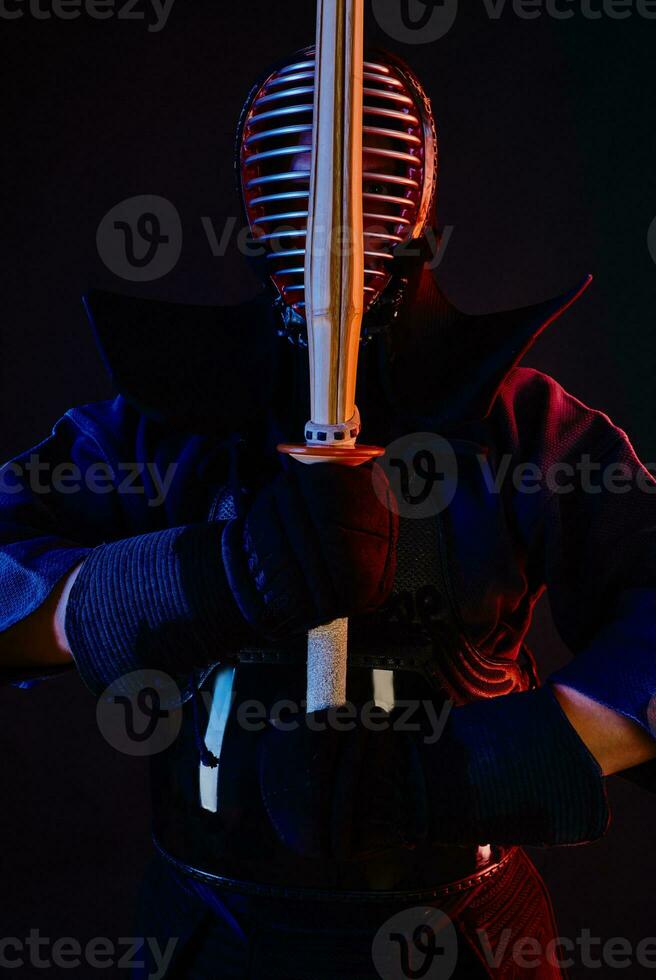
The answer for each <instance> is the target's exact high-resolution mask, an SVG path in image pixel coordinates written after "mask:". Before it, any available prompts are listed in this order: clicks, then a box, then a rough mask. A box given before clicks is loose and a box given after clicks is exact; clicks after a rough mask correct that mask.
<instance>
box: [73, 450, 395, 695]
mask: <svg viewBox="0 0 656 980" xmlns="http://www.w3.org/2000/svg"><path fill="white" fill-rule="evenodd" d="M374 479H375V480H377V481H378V491H379V493H380V495H381V497H382V499H383V500H386V501H387V500H388V497H387V495H390V496H389V501H388V502H387V503H386V504H383V503H381V499H379V496H378V494H377V493H376V491H375V489H374V484H373V481H374ZM396 529H397V518H396V516H395V509H394V507H393V501H392V500H391V492H390V491H389V487H388V485H387V482H386V478H385V476H384V474H383V472H382V470H381V469H380V468H379V467H376V468H375V470H374V469H373V468H372V467H371V466H370V465H366V466H362V467H357V468H350V467H343V466H331V465H316V466H305V465H301V464H300V463H293V464H291V465H290V467H289V470H288V471H287V472H284V473H282V474H280V475H279V476H278V477H277V478H275V479H274V480H273V481H272V482H271V483H270V484H269V485H267V486H266V487H264V489H262V490H261V491H260V493H259V494H258V495H257V496H256V497H255V499H254V501H253V503H252V506H251V507H250V509H249V511H248V513H247V514H246V516H245V518H243V519H240V520H234V521H229V522H227V523H225V522H216V523H207V524H197V525H191V526H188V527H181V528H173V529H169V530H165V531H157V532H154V533H152V534H143V535H139V536H137V537H133V538H128V539H125V540H121V541H116V542H113V543H110V544H104V545H101V546H100V547H98V548H95V549H94V550H93V551H92V552H91V553H90V554H89V556H88V557H87V558H86V559H85V561H84V563H83V564H82V567H81V569H80V572H79V574H78V576H77V579H76V581H75V583H74V585H73V588H72V590H71V594H70V596H69V600H68V606H67V611H66V624H65V629H66V636H67V638H68V642H69V645H70V648H71V652H72V654H73V659H74V660H75V662H76V664H77V667H78V669H79V671H80V674H81V676H82V679H83V680H84V681H85V683H86V684H87V686H88V687H90V688H91V690H92V691H94V692H95V693H100V692H101V691H102V690H104V688H105V687H107V686H108V685H109V684H111V683H112V682H113V681H115V680H116V679H117V678H119V677H122V676H124V675H126V674H128V673H131V672H133V671H135V670H143V669H156V670H161V671H165V672H167V673H169V674H172V675H176V676H177V675H185V674H187V673H188V672H189V671H190V670H192V669H193V668H195V667H199V666H203V665H207V664H212V663H217V662H219V661H221V660H225V659H229V658H230V657H231V656H234V655H235V654H236V653H237V652H238V651H239V649H240V647H242V646H243V645H245V644H246V643H249V642H250V643H252V642H256V641H257V638H258V635H259V634H265V635H267V636H275V637H279V638H285V637H286V636H288V635H291V634H292V633H295V632H302V631H303V630H307V629H309V628H310V627H312V626H316V625H317V624H319V623H323V622H327V621H329V620H331V619H333V618H335V617H336V616H341V615H350V614H351V613H356V612H362V611H365V610H367V609H370V608H374V607H375V606H377V605H378V604H379V603H382V602H384V600H385V599H386V598H387V595H388V593H389V590H390V589H391V585H392V578H393V574H394V564H395V541H396Z"/></svg>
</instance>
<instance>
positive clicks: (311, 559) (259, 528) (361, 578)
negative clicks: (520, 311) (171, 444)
mask: <svg viewBox="0 0 656 980" xmlns="http://www.w3.org/2000/svg"><path fill="white" fill-rule="evenodd" d="M374 484H377V491H378V492H376V489H374ZM381 500H385V501H386V503H382V502H381ZM397 530H398V518H397V510H396V506H395V501H394V500H393V497H392V492H391V489H390V487H389V484H388V482H387V478H386V476H385V474H384V473H383V471H382V469H381V468H380V467H379V466H377V465H375V464H374V465H371V464H364V465H362V466H357V467H348V466H339V465H335V464H319V465H313V466H308V465H305V464H302V463H298V462H291V463H290V466H289V469H288V470H287V471H286V472H284V473H281V474H280V475H279V476H278V477H276V478H275V479H274V480H273V482H272V483H270V484H269V485H268V486H266V487H265V488H264V489H263V490H261V491H260V493H259V494H258V495H257V497H256V498H255V500H254V501H253V503H252V505H251V507H250V509H249V511H248V513H247V514H246V516H245V518H243V519H242V520H239V521H231V522H230V524H229V525H228V526H227V528H226V530H225V533H224V535H223V560H224V565H225V570H226V575H227V578H228V582H229V584H230V588H231V590H232V594H233V596H234V598H235V601H236V603H237V605H238V606H239V609H240V610H241V613H242V615H243V616H244V618H245V619H246V621H247V622H248V623H250V625H251V626H252V627H253V628H254V629H255V630H257V632H259V633H262V634H264V635H266V636H269V637H271V638H275V639H280V638H284V637H287V636H290V635H292V634H296V633H302V632H305V631H307V630H308V629H311V628H312V627H314V626H317V625H319V624H320V623H327V622H330V621H331V620H333V619H336V618H337V617H340V616H352V615H356V614H358V613H364V612H367V611H369V610H372V609H375V608H376V607H377V606H379V605H382V603H383V602H384V601H385V600H386V598H387V597H388V595H389V593H390V591H391V588H392V582H393V578H394V569H395V559H396V553H395V546H396V538H397Z"/></svg>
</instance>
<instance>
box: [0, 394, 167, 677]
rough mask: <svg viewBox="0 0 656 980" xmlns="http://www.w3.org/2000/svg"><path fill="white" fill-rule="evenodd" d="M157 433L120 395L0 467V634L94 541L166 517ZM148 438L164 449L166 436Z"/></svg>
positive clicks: (62, 424)
mask: <svg viewBox="0 0 656 980" xmlns="http://www.w3.org/2000/svg"><path fill="white" fill-rule="evenodd" d="M151 428H152V427H151ZM149 431H150V430H149V427H148V423H147V421H146V420H145V419H144V418H143V416H141V414H140V413H139V412H137V411H136V410H135V409H133V408H131V407H130V406H129V405H128V404H127V403H126V402H125V401H124V400H123V399H122V398H120V397H119V398H117V399H115V400H114V401H108V402H100V403H97V404H93V405H88V406H84V407H83V408H76V409H72V410H71V411H69V412H67V414H66V415H65V416H64V417H63V418H62V419H60V421H59V422H57V424H56V425H55V427H54V429H53V431H52V433H51V435H50V436H49V438H47V439H45V440H44V441H43V442H41V443H40V444H39V445H37V446H35V447H34V448H33V449H30V450H28V451H27V452H25V453H23V454H21V455H20V456H17V457H16V458H15V459H13V460H11V461H10V462H8V463H6V464H5V465H4V466H3V467H2V468H1V469H0V632H4V631H6V630H8V629H10V628H11V627H12V626H13V625H15V624H16V623H18V622H19V621H21V620H23V619H25V618H26V617H27V616H29V615H30V613H32V612H34V611H35V610H36V609H38V608H39V606H41V605H42V604H43V602H44V601H45V600H46V598H47V597H48V595H49V594H50V593H51V591H52V590H53V589H54V587H55V586H56V585H57V584H58V583H59V582H60V580H61V579H62V578H64V577H65V576H66V575H67V574H68V573H69V572H70V571H72V569H73V568H75V566H76V565H78V564H79V563H80V562H81V561H83V560H84V558H85V556H86V555H87V554H88V552H89V551H90V549H92V548H94V547H96V546H97V545H99V544H101V543H103V542H107V541H111V540H117V539H119V538H121V537H126V536H129V535H131V534H136V533H139V532H145V531H149V530H155V529H158V528H159V527H161V526H164V525H165V524H166V523H167V521H168V519H169V515H167V514H166V507H165V506H164V505H163V504H162V503H161V502H160V501H158V490H157V488H156V487H154V486H152V485H150V482H149V481H150V472H151V471H150V470H149V467H148V466H146V460H147V459H148V456H149V453H150V451H151V446H150V445H149V440H148V433H149ZM150 442H151V443H152V444H153V445H157V446H158V447H159V449H158V451H159V452H161V446H160V443H161V440H159V441H158V440H154V439H151V440H150ZM171 448H172V449H173V451H174V452H177V451H179V447H177V446H176V447H171ZM155 455H156V453H155V450H154V449H153V458H154V457H155ZM183 456H184V454H183ZM157 462H158V463H159V465H160V467H161V468H162V470H163V471H166V465H165V463H164V461H163V459H159V460H158V461H157ZM151 469H154V464H151ZM154 504H155V505H154ZM64 669H66V668H64ZM61 670H62V668H53V669H52V670H50V669H47V668H46V669H43V668H35V669H34V670H30V669H24V668H22V667H19V668H17V669H16V670H15V671H14V670H13V669H11V668H9V669H5V670H3V671H0V680H4V681H5V682H10V683H17V684H18V686H28V685H29V682H30V680H31V679H32V678H37V677H42V676H50V675H51V674H56V673H60V672H61Z"/></svg>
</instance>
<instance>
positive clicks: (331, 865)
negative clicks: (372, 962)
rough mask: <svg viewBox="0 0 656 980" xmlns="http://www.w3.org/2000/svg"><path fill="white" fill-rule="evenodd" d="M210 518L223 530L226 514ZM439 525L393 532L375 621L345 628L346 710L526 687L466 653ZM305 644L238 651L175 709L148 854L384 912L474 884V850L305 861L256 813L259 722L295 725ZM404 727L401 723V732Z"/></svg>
mask: <svg viewBox="0 0 656 980" xmlns="http://www.w3.org/2000/svg"><path fill="white" fill-rule="evenodd" d="M216 516H219V517H229V516H231V515H230V514H229V513H218V514H217V515H216ZM446 538H447V530H446V529H445V527H444V526H443V523H442V518H441V516H440V517H431V518H426V519H414V520H413V519H409V518H402V519H401V521H400V528H399V543H398V551H397V571H396V578H395V584H394V589H393V592H392V595H391V597H390V599H389V601H388V602H387V604H386V605H385V607H384V608H382V609H381V610H379V611H377V612H376V613H375V614H373V615H369V616H366V617H363V618H362V619H360V620H353V621H351V622H350V623H349V653H348V665H349V668H348V679H347V698H348V700H349V701H350V702H352V703H354V704H356V705H364V704H367V703H370V702H372V701H373V702H375V703H376V704H377V705H378V706H380V707H384V708H386V709H388V710H389V709H391V708H393V707H397V708H399V707H401V708H404V709H406V710H407V711H408V712H411V711H412V706H413V705H417V703H422V702H424V703H425V702H427V701H430V702H431V703H432V705H433V706H434V709H435V712H434V717H435V718H439V716H440V714H441V711H442V710H443V709H444V705H445V702H446V701H448V700H451V701H454V702H455V703H459V704H461V703H464V702H466V701H468V700H473V699H475V698H478V697H492V696H496V695H498V694H505V693H509V692H510V691H512V690H521V689H525V688H527V687H529V686H530V676H529V674H528V673H527V671H526V670H524V669H523V668H522V667H521V666H520V665H518V664H517V663H514V662H508V663H500V662H490V661H489V660H486V658H485V657H484V656H483V655H482V654H481V653H480V652H479V651H478V650H477V649H476V648H475V647H474V646H473V645H472V644H471V643H470V642H469V641H468V640H467V637H466V634H465V631H464V628H463V624H462V623H461V622H460V618H459V613H458V608H457V605H456V602H455V597H454V596H453V592H452V588H451V585H450V582H449V577H448V561H447V554H446V549H447V546H448V545H447V540H446ZM305 647H306V644H305V638H300V639H299V641H298V642H297V643H285V644H277V645H271V646H266V647H265V646H262V647H257V648H247V649H244V650H242V651H241V653H240V657H239V662H238V663H237V664H236V665H230V666H223V667H217V668H216V669H215V670H214V671H213V672H212V673H211V674H210V675H209V676H207V677H206V678H205V680H204V682H203V684H202V685H201V687H200V689H199V690H198V691H197V693H196V695H195V696H194V697H193V698H191V699H190V700H189V701H188V702H187V703H186V704H185V705H184V706H183V709H182V710H183V724H182V729H181V732H180V735H179V736H178V738H177V739H176V741H175V742H174V744H173V745H172V746H171V747H170V748H169V749H167V750H166V751H165V752H163V753H161V754H160V755H158V756H155V757H154V759H153V763H152V764H153V780H152V785H153V795H154V829H155V842H156V844H157V846H158V847H159V849H160V850H161V851H162V853H163V854H164V856H165V857H168V858H169V859H170V860H172V861H173V862H174V863H175V864H176V865H177V866H178V867H179V868H180V869H182V870H184V871H185V872H187V873H190V874H192V875H194V876H195V877H197V878H200V879H202V880H204V881H207V882H210V883H212V884H215V885H219V886H222V887H225V888H233V889H237V890H240V891H244V892H254V893H257V894H273V895H276V894H280V895H283V894H284V895H288V894H295V893H296V892H298V893H299V894H301V895H303V896H311V895H325V894H326V892H339V893H340V894H344V895H346V894H347V893H348V894H349V895H352V896H353V895H360V894H362V895H366V896H367V898H368V899H374V900H375V899H376V897H379V898H381V899H388V898H389V897H390V894H392V893H393V894H395V895H397V896H400V897H403V898H410V896H417V895H429V894H430V893H431V890H432V889H434V888H435V887H436V886H443V885H444V884H445V883H446V882H452V881H458V880H462V879H464V878H466V877H467V876H468V875H471V874H473V873H474V872H475V871H476V869H477V867H478V866H479V865H480V862H481V853H483V852H484V848H477V847H470V846H467V847H454V846H448V847H447V846H435V845H426V846H422V847H418V848H412V849H410V848H402V847H399V848H395V849H390V850H389V851H388V852H385V853H384V854H379V855H376V856H375V857H373V858H367V859H365V860H358V861H348V862H332V861H331V862H328V861H323V860H319V859H306V858H301V857H299V856H298V855H296V854H294V853H293V852H291V851H289V850H288V849H287V848H286V847H284V846H283V845H282V844H281V842H280V841H279V840H278V838H277V836H276V835H275V832H274V830H273V828H272V827H271V824H270V822H269V819H268V816H267V814H266V812H265V811H264V807H263V805H262V802H261V798H260V792H259V787H258V780H257V771H258V747H259V742H260V738H261V736H262V733H263V731H264V730H265V727H266V724H267V720H266V719H270V718H277V719H280V720H282V721H283V722H284V721H292V720H293V718H294V715H295V714H298V713H299V712H303V710H304V698H305V688H306V649H305ZM410 720H411V719H410Z"/></svg>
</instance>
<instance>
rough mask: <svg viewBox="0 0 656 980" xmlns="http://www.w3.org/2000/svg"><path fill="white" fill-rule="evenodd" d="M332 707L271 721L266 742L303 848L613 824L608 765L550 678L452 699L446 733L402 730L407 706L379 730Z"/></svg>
mask: <svg viewBox="0 0 656 980" xmlns="http://www.w3.org/2000/svg"><path fill="white" fill-rule="evenodd" d="M329 715H330V713H329V712H319V713H316V714H314V715H310V716H308V722H309V726H310V727H308V724H307V723H301V724H300V725H299V727H298V728H296V729H295V730H293V731H279V730H277V729H274V728H270V729H269V730H268V731H267V732H266V733H265V734H264V736H263V739H262V743H261V747H260V760H259V779H260V788H261V793H262V798H263V801H264V804H265V807H266V809H267V812H268V814H269V817H270V819H271V822H272V824H273V826H274V828H275V830H276V832H277V834H278V836H279V838H280V839H281V840H282V841H283V843H284V844H286V845H287V846H288V847H290V848H291V849H292V850H295V851H297V852H298V853H301V854H303V855H305V856H308V857H324V858H333V859H342V860H343V859H346V858H355V859H357V858H361V857H364V856H365V855H368V854H371V853H374V852H376V851H378V850H384V849H386V848H390V847H399V846H408V847H412V846H416V845H418V844H421V843H424V842H431V843H435V844H482V843H493V844H533V845H543V844H576V843H582V842H585V841H590V840H595V839H596V838H598V837H600V836H601V835H602V834H603V833H604V831H605V829H606V827H607V825H608V821H609V813H608V806H607V801H606V794H605V787H604V781H603V779H602V777H601V771H600V769H599V766H598V764H597V763H596V761H595V760H594V759H593V757H592V756H591V755H590V753H589V752H588V750H587V748H586V747H585V745H584V744H583V742H582V741H581V739H580V738H579V736H578V735H577V733H576V732H575V731H574V729H573V728H572V726H571V724H570V722H569V721H568V719H567V718H566V716H565V715H564V714H563V712H562V709H561V708H560V705H559V704H558V702H557V700H556V699H555V698H554V696H553V693H552V691H551V689H550V688H549V687H548V686H546V687H544V688H541V689H540V690H539V691H530V692H526V693H522V694H511V695H507V696H505V697H500V698H494V699H490V700H486V701H479V702H476V703H474V704H470V705H466V706H464V707H459V708H453V709H452V711H451V714H450V716H449V720H448V722H447V724H446V726H445V728H444V731H443V733H442V735H441V736H440V737H439V738H438V739H437V741H435V739H434V738H426V734H427V733H429V732H431V729H430V725H428V724H424V725H423V726H422V730H421V731H420V732H410V731H407V730H406V731H403V730H402V728H401V727H400V721H401V718H402V717H403V716H402V715H400V714H399V712H392V713H391V714H390V715H388V716H387V722H388V724H387V725H386V726H385V727H381V720H383V719H384V712H379V714H378V718H377V723H376V724H375V728H372V726H371V725H370V724H369V723H367V724H365V723H363V721H362V719H361V716H360V715H358V718H359V719H360V720H358V721H357V722H356V723H355V725H354V727H353V729H352V730H351V731H346V730H344V728H342V727H335V725H332V726H331V725H330V724H328V722H329ZM365 717H366V716H365ZM417 720H418V719H417V718H413V719H412V722H413V723H416V721H417ZM317 728H320V729H321V730H319V731H317V730H315V729H317Z"/></svg>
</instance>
